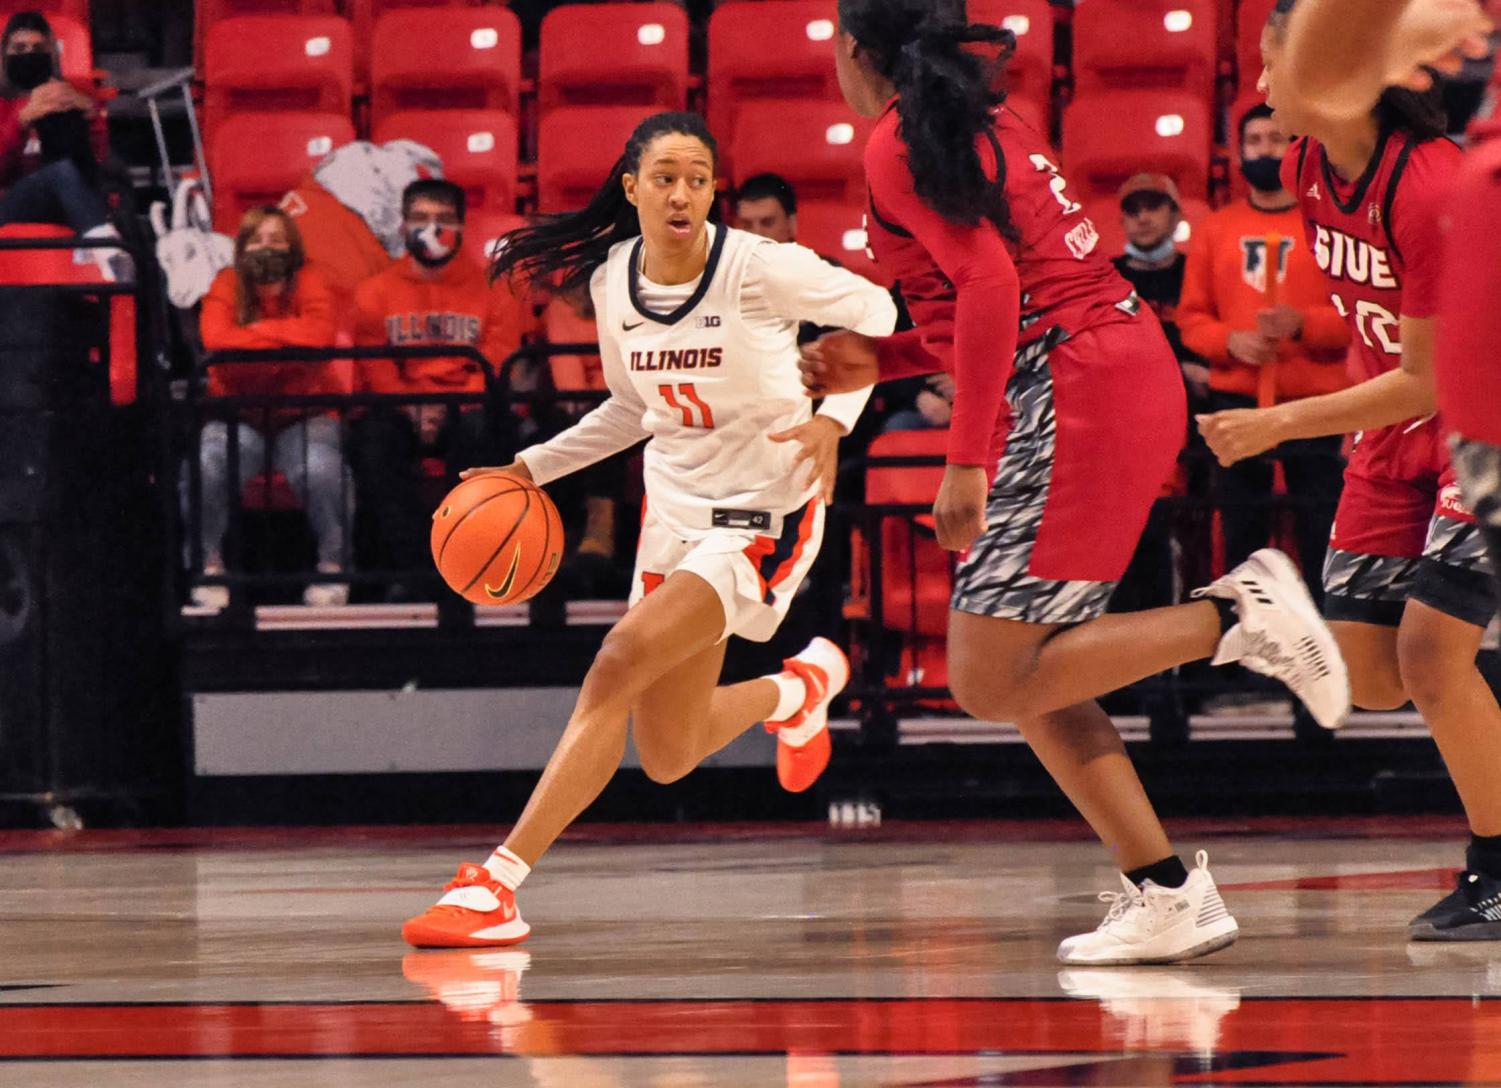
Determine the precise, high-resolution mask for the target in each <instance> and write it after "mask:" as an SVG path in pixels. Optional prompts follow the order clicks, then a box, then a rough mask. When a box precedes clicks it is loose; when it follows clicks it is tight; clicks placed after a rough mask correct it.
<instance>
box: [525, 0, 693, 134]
mask: <svg viewBox="0 0 1501 1088" xmlns="http://www.w3.org/2000/svg"><path fill="white" fill-rule="evenodd" d="M688 37H689V25H688V13H687V12H686V11H685V10H684V9H683V8H682V7H681V6H680V5H678V4H672V3H642V4H620V3H615V4H564V5H562V6H561V7H556V8H553V10H552V11H550V12H549V13H548V15H547V18H545V19H543V20H542V53H541V67H540V74H539V76H538V80H537V98H538V105H539V106H540V108H541V110H542V112H543V113H546V112H547V111H549V110H551V109H554V108H556V107H558V106H605V105H609V106H628V105H646V106H658V107H661V108H662V109H682V108H683V107H684V106H685V105H686V104H687V102H688ZM601 58H608V63H603V64H602V63H601Z"/></svg>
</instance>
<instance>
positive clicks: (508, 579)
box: [485, 544, 521, 601]
mask: <svg viewBox="0 0 1501 1088" xmlns="http://www.w3.org/2000/svg"><path fill="white" fill-rule="evenodd" d="M520 562H521V546H520V545H519V544H518V545H517V546H516V550H515V551H514V552H512V553H511V569H510V570H508V571H506V576H505V577H504V578H502V579H501V582H500V586H499V587H498V588H492V587H491V586H488V585H487V586H485V592H486V593H487V594H488V595H489V596H490V598H491V599H492V600H496V601H498V600H500V599H501V598H502V597H506V596H509V595H510V592H511V587H512V586H513V585H515V584H516V566H517V564H518V563H520Z"/></svg>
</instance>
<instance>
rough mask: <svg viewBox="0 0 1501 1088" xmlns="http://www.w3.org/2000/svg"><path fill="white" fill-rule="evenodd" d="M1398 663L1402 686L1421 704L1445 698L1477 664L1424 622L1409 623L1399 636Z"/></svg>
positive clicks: (1403, 627)
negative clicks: (1427, 628)
mask: <svg viewBox="0 0 1501 1088" xmlns="http://www.w3.org/2000/svg"><path fill="white" fill-rule="evenodd" d="M1397 664H1398V667H1399V668H1400V670H1401V675H1402V686H1403V687H1404V688H1405V689H1406V692H1407V695H1408V696H1409V697H1410V698H1411V699H1412V701H1413V702H1415V703H1417V704H1418V705H1419V706H1423V705H1425V704H1430V703H1434V702H1438V701H1440V700H1442V699H1443V698H1444V697H1445V695H1446V694H1447V693H1450V692H1453V691H1454V690H1455V688H1456V681H1457V680H1459V679H1461V678H1462V677H1463V676H1464V675H1465V674H1466V673H1468V672H1470V671H1471V670H1472V669H1473V668H1474V667H1475V666H1474V662H1473V659H1472V658H1471V657H1470V656H1469V655H1467V654H1465V653H1463V652H1462V651H1461V652H1456V648H1455V647H1453V646H1450V645H1448V644H1447V643H1446V641H1445V640H1444V639H1443V638H1442V637H1441V636H1439V635H1437V634H1436V633H1435V632H1433V631H1430V630H1426V629H1425V625H1422V624H1411V625H1410V624H1407V623H1404V624H1403V625H1402V630H1401V631H1400V632H1399V633H1398V635H1397Z"/></svg>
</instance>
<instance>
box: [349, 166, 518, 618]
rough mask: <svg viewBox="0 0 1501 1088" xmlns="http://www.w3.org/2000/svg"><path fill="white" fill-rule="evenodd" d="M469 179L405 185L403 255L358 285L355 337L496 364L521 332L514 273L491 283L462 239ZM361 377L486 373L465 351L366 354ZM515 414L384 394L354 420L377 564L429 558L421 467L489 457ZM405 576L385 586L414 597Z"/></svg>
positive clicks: (473, 380)
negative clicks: (392, 356) (400, 401)
mask: <svg viewBox="0 0 1501 1088" xmlns="http://www.w3.org/2000/svg"><path fill="white" fill-rule="evenodd" d="M465 205H466V201H465V196H464V190H463V189H462V188H460V187H459V186H457V185H455V184H453V183H452V182H450V181H443V180H441V179H437V178H429V179H422V180H419V181H414V182H412V183H411V184H410V185H408V186H407V187H406V189H405V190H404V191H403V193H402V218H403V232H404V236H405V239H406V248H407V253H406V256H405V257H403V258H402V259H401V260H399V261H397V262H396V263H395V264H393V265H392V266H391V267H390V268H388V269H386V270H385V271H384V272H382V273H380V274H379V275H376V276H373V277H372V278H370V279H368V280H366V281H365V282H364V283H362V284H361V285H360V286H359V288H358V289H357V290H356V292H355V296H354V306H355V313H356V317H355V341H356V343H358V344H360V345H361V346H371V347H374V346H385V345H388V344H389V345H392V346H396V347H411V346H430V345H437V344H460V345H464V346H466V347H472V348H477V349H478V350H479V351H480V352H481V353H482V354H483V355H484V356H485V358H486V359H488V360H489V361H490V364H491V366H493V367H495V368H496V369H497V370H498V369H499V367H500V365H501V364H502V363H503V362H505V360H506V357H507V356H509V355H510V354H511V353H512V352H513V351H515V350H516V348H517V347H518V346H520V344H521V336H522V332H523V329H524V316H525V315H524V313H523V310H522V307H521V305H520V304H519V302H518V301H517V299H516V297H515V296H514V295H513V294H512V293H511V291H510V290H509V288H508V287H507V285H506V284H504V283H500V284H496V285H495V286H493V287H492V286H491V285H490V283H489V281H488V279H487V277H486V275H485V272H484V270H483V269H482V268H481V267H480V265H479V262H478V261H477V260H476V259H475V257H474V255H473V252H472V251H471V249H470V248H469V247H466V246H465V245H464V220H465V212H466V207H465ZM362 375H363V386H364V388H366V389H367V390H368V391H370V392H373V393H389V394H403V395H407V396H421V395H424V394H430V393H468V394H476V395H477V394H480V393H483V392H484V391H485V375H484V372H483V370H482V369H481V368H480V366H479V365H478V364H477V363H475V362H474V361H473V360H471V359H468V358H465V357H463V356H452V357H447V358H434V359H408V360H403V361H381V362H374V363H366V364H364V367H363V369H362ZM505 423H506V421H505V420H501V419H493V418H490V417H489V415H488V414H487V413H486V412H485V411H484V410H483V409H481V408H480V407H479V406H478V405H475V406H471V407H468V408H465V409H463V410H455V411H450V410H449V408H448V407H447V406H445V405H442V404H429V405H410V406H385V405H382V406H378V407H375V408H372V409H371V410H370V411H369V412H367V413H366V414H365V416H364V417H363V418H362V419H360V420H359V421H358V423H357V424H356V425H355V428H354V433H353V436H352V441H353V456H354V464H355V477H356V480H357V481H358V487H359V494H360V500H361V506H362V508H364V509H365V510H366V511H367V512H368V513H369V516H370V519H371V522H372V524H373V526H374V532H375V538H376V539H375V542H374V544H375V548H376V551H377V552H378V553H379V554H378V556H376V557H375V558H374V565H376V566H379V567H382V568H384V569H388V570H422V569H426V567H427V566H428V560H427V558H426V557H427V555H428V539H427V538H428V521H429V515H430V513H431V511H430V509H429V507H430V506H431V503H424V502H423V501H422V496H421V489H420V479H421V478H420V473H419V468H420V464H421V462H422V460H423V459H425V458H428V457H438V458H443V459H446V460H447V461H448V462H449V463H450V464H453V465H457V466H460V467H465V468H467V467H468V466H469V465H475V464H490V463H492V462H496V461H504V460H506V459H507V458H508V457H509V456H510V454H511V453H512V452H514V450H513V449H510V448H503V447H506V446H507V445H508V443H507V441H506V439H505V437H504V436H505V434H506V433H507V432H506V430H505V427H504V425H505ZM411 593H412V589H411V587H409V586H407V585H393V586H390V587H388V591H387V597H388V598H389V599H390V600H393V601H399V600H406V599H409V598H410V594H411Z"/></svg>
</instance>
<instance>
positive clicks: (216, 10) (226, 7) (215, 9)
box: [193, 0, 339, 72]
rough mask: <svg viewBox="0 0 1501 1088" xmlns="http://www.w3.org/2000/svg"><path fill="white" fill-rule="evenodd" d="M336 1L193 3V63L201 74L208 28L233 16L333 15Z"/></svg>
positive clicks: (211, 0)
mask: <svg viewBox="0 0 1501 1088" xmlns="http://www.w3.org/2000/svg"><path fill="white" fill-rule="evenodd" d="M338 12H339V5H338V2H337V0H195V3H194V5H193V63H194V65H196V66H197V68H198V70H199V72H202V71H203V41H204V38H205V37H206V36H207V35H208V28H209V27H211V26H214V25H216V24H218V23H220V22H222V21H224V20H225V19H232V18H234V17H235V16H236V15H337V14H338Z"/></svg>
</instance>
